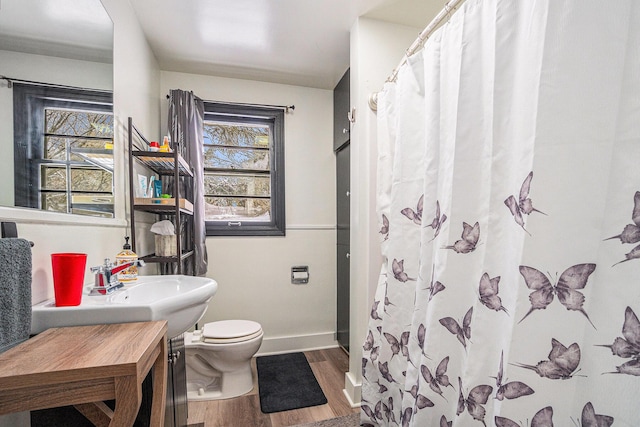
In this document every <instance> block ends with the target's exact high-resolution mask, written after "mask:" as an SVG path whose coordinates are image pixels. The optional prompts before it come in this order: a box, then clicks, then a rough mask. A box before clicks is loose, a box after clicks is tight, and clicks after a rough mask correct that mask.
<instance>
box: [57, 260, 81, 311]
mask: <svg viewBox="0 0 640 427" xmlns="http://www.w3.org/2000/svg"><path fill="white" fill-rule="evenodd" d="M86 265H87V254H75V253H62V254H51V267H52V270H53V291H54V294H55V297H56V307H63V306H70V305H80V301H81V300H82V287H83V286H84V270H85V267H86Z"/></svg>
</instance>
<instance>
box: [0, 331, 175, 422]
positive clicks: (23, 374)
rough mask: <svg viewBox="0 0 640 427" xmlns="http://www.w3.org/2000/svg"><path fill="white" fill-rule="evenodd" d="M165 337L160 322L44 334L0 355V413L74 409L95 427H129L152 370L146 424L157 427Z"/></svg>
mask: <svg viewBox="0 0 640 427" xmlns="http://www.w3.org/2000/svg"><path fill="white" fill-rule="evenodd" d="M166 333H167V323H166V321H157V322H140V323H121V324H112V325H95V326H78V327H68V328H53V329H48V330H47V331H45V332H43V333H41V334H39V335H36V336H35V337H33V338H31V339H29V340H27V341H25V342H23V343H22V344H20V345H18V346H16V347H14V348H12V349H11V350H8V351H6V352H4V353H2V354H0V415H3V414H7V413H11V412H21V411H29V410H36V409H45V408H53V407H58V406H66V405H74V406H75V407H76V409H78V410H79V411H80V412H81V413H82V414H83V415H84V416H85V417H87V418H88V419H89V420H90V421H91V422H93V423H94V424H95V425H96V426H109V427H116V426H117V427H130V426H131V425H133V422H134V420H135V418H136V414H137V412H138V408H139V407H140V402H141V399H142V381H143V380H144V378H145V376H146V375H147V373H148V372H149V370H150V369H151V368H153V374H152V379H153V398H152V399H153V400H152V407H151V425H152V426H162V425H164V414H165V397H166V379H167V340H166ZM112 399H115V402H116V406H115V410H113V411H112V410H111V409H110V408H109V407H108V406H106V405H105V404H104V403H103V402H104V401H105V400H112Z"/></svg>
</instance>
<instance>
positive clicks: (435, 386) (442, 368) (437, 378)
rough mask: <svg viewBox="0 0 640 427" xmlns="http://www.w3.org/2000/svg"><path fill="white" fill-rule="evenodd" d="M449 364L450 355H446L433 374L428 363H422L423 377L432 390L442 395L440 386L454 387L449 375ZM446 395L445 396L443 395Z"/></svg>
mask: <svg viewBox="0 0 640 427" xmlns="http://www.w3.org/2000/svg"><path fill="white" fill-rule="evenodd" d="M448 364H449V356H447V357H445V358H444V359H442V360H441V361H440V363H438V366H437V367H436V370H435V375H432V374H431V371H430V370H429V368H428V367H427V365H420V373H421V374H422V378H424V380H425V381H426V382H427V384H429V387H431V390H433V391H434V392H436V393H438V394H439V395H440V396H442V389H441V388H440V387H449V386H451V387H453V385H452V384H451V383H450V382H449V377H448V376H447V365H448ZM442 397H444V396H442Z"/></svg>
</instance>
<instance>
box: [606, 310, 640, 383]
mask: <svg viewBox="0 0 640 427" xmlns="http://www.w3.org/2000/svg"><path fill="white" fill-rule="evenodd" d="M599 347H607V348H609V349H610V350H611V353H613V354H614V355H615V356H618V357H621V358H623V359H629V358H630V359H631V360H629V361H628V362H625V363H623V364H622V365H620V366H616V372H609V373H615V374H627V375H635V376H640V321H638V316H636V314H635V313H634V312H633V310H632V309H631V307H627V308H626V309H625V311H624V324H623V325H622V337H617V338H616V339H615V340H614V341H613V344H611V345H599Z"/></svg>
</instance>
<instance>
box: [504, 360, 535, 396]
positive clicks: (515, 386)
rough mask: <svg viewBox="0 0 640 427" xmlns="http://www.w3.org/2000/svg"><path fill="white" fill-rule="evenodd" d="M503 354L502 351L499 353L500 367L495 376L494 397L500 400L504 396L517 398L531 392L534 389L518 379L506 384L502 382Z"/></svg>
mask: <svg viewBox="0 0 640 427" xmlns="http://www.w3.org/2000/svg"><path fill="white" fill-rule="evenodd" d="M503 356H504V351H503V352H501V353H500V368H498V375H497V376H496V377H495V378H496V388H497V391H496V399H498V400H502V399H504V398H507V399H517V398H518V397H522V396H528V395H530V394H533V393H534V391H533V389H532V388H531V387H529V386H528V385H526V384H525V383H523V382H520V381H512V382H509V383H506V384H502V374H503V369H502V368H503Z"/></svg>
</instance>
